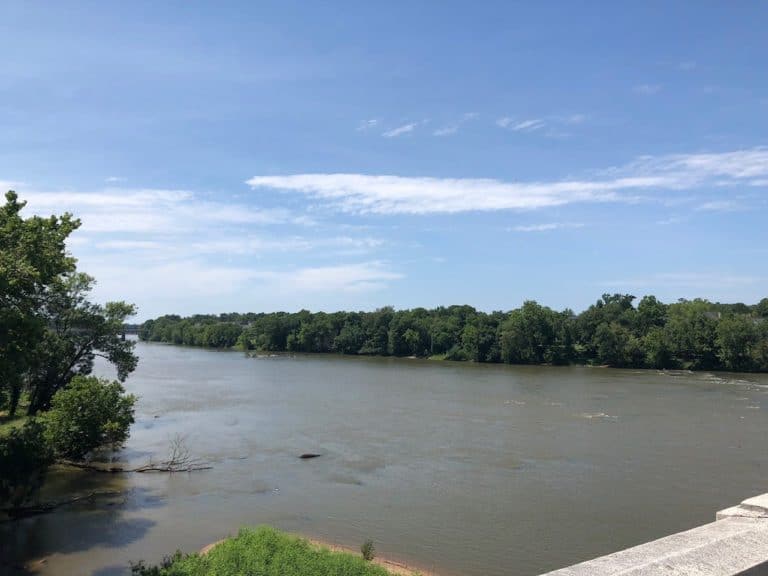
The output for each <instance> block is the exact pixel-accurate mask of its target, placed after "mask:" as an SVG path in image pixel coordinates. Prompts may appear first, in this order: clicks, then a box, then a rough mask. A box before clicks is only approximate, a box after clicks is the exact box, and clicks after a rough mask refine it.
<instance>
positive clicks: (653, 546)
mask: <svg viewBox="0 0 768 576" xmlns="http://www.w3.org/2000/svg"><path fill="white" fill-rule="evenodd" d="M716 518H717V521H715V522H712V523H710V524H705V525H704V526H699V527H698V528H693V529H692V530H687V531H685V532H679V533H677V534H672V535H671V536H667V537H665V538H660V539H658V540H654V541H652V542H648V543H646V544H641V545H639V546H635V547H633V548H628V549H626V550H622V551H620V552H616V553H614V554H609V555H608V556H602V557H600V558H595V559H594V560H589V561H588V562H582V563H581V564H575V565H573V566H569V567H567V568H562V569H560V570H555V571H554V572H549V573H548V574H547V575H545V576H619V575H621V576H650V575H657V574H664V575H670V576H677V575H680V576H683V575H685V576H704V575H707V576H736V575H739V574H742V575H747V574H748V575H750V576H757V575H763V574H765V575H768V494H764V495H762V496H756V497H754V498H749V499H748V500H745V501H744V502H742V503H741V504H740V505H739V506H734V507H732V508H727V509H725V510H721V511H720V512H718V513H717V515H716Z"/></svg>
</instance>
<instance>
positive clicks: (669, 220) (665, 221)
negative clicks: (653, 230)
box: [656, 216, 688, 226]
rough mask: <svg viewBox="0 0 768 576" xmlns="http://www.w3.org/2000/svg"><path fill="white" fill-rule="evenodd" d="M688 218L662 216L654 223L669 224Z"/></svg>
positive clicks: (680, 222)
mask: <svg viewBox="0 0 768 576" xmlns="http://www.w3.org/2000/svg"><path fill="white" fill-rule="evenodd" d="M687 220H688V219H687V218H685V217H683V216H670V217H669V218H663V219H662V220H656V224H658V225H659V226H671V225H673V224H682V223H683V222H686V221H687Z"/></svg>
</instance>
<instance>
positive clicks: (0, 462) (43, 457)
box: [0, 420, 53, 508]
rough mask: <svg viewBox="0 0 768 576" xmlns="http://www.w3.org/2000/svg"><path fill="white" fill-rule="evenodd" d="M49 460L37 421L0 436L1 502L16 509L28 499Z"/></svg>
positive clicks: (46, 446) (42, 478)
mask: <svg viewBox="0 0 768 576" xmlns="http://www.w3.org/2000/svg"><path fill="white" fill-rule="evenodd" d="M52 461H53V455H52V454H51V450H50V448H49V447H48V444H47V443H46V441H45V437H44V427H43V425H42V423H41V422H39V421H38V420H29V421H27V422H26V423H25V424H24V426H22V427H20V428H14V429H12V430H10V431H9V432H8V433H7V434H5V435H3V436H0V505H10V507H11V508H16V507H18V506H21V505H22V504H24V502H26V501H27V500H29V499H30V498H31V497H32V496H33V495H34V494H35V493H36V492H37V490H38V489H39V488H40V487H41V486H42V484H43V481H44V480H45V473H46V472H47V470H48V466H49V465H50V464H51V462H52Z"/></svg>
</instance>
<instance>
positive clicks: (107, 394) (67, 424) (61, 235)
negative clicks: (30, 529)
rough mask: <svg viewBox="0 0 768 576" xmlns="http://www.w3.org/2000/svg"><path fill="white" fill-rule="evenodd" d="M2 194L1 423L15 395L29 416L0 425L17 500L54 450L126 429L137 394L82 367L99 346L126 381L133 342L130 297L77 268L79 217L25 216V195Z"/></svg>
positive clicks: (86, 447) (3, 499)
mask: <svg viewBox="0 0 768 576" xmlns="http://www.w3.org/2000/svg"><path fill="white" fill-rule="evenodd" d="M5 199H6V202H5V204H4V205H2V206H0V423H2V422H3V421H4V420H10V421H13V419H14V417H17V415H16V412H17V410H18V408H19V406H20V405H26V410H27V414H28V416H29V419H28V421H27V423H26V424H24V425H23V426H15V427H12V428H8V429H7V430H6V431H5V432H0V505H5V504H10V505H11V507H15V506H20V505H21V504H22V503H23V502H24V501H25V500H27V499H29V498H30V497H31V496H33V495H34V493H35V491H36V489H37V488H38V487H39V486H40V484H41V483H42V479H43V478H44V476H45V472H46V469H47V467H48V465H49V464H50V462H51V460H52V458H53V457H54V456H66V457H70V458H80V457H82V456H84V455H85V454H87V453H88V452H90V451H91V450H93V449H95V448H97V447H99V446H101V445H103V444H105V443H106V444H115V443H117V444H119V443H120V442H122V441H123V440H124V439H125V437H126V435H127V432H128V427H129V426H130V423H131V422H132V421H133V417H132V406H133V402H134V400H135V399H134V398H133V397H131V396H125V395H124V394H123V389H122V387H121V386H120V384H119V383H117V382H114V383H108V382H102V381H99V380H97V379H89V378H85V376H87V375H88V374H90V373H91V371H92V369H93V363H94V359H95V357H96V356H97V355H98V356H102V357H104V358H106V359H107V360H108V361H110V362H111V363H112V364H113V365H114V366H115V368H116V369H117V376H118V379H119V380H120V381H122V380H124V379H125V378H126V377H127V376H128V374H129V373H130V372H132V371H133V370H134V369H135V367H136V362H137V358H136V356H135V355H134V354H133V342H131V341H125V340H123V338H122V337H121V336H122V330H123V328H122V326H123V323H124V322H125V320H126V319H127V318H129V317H130V316H132V315H133V314H134V313H135V309H134V307H133V306H132V305H129V304H126V303H124V302H109V303H107V304H106V305H104V306H102V305H98V304H94V303H92V302H90V301H89V300H88V295H89V292H90V290H91V288H92V287H93V283H94V281H93V279H92V278H90V277H89V276H87V275H86V274H82V273H79V272H78V271H77V268H76V261H75V259H74V258H72V257H71V256H70V255H69V254H68V253H67V251H66V245H65V242H66V240H67V238H68V237H69V235H70V234H71V233H72V232H73V231H74V230H76V229H77V228H78V226H79V225H80V222H79V221H78V220H76V219H74V218H73V217H72V216H71V215H69V214H64V215H63V216H50V217H48V218H41V217H38V216H32V217H30V218H23V217H22V214H21V212H22V210H23V208H24V206H25V203H24V202H20V201H19V199H18V196H17V195H16V194H15V193H14V192H8V193H7V194H6V195H5ZM52 406H53V407H54V410H52V411H50V409H51V407H52ZM49 411H50V412H49ZM41 414H42V416H38V415H41ZM36 416H37V417H36Z"/></svg>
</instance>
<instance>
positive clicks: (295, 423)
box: [0, 343, 768, 576]
mask: <svg viewBox="0 0 768 576" xmlns="http://www.w3.org/2000/svg"><path fill="white" fill-rule="evenodd" d="M137 351H138V353H139V355H140V357H141V361H140V364H139V368H138V370H137V371H136V373H135V374H133V375H132V376H131V378H130V379H129V380H128V382H127V385H126V387H127V388H128V390H130V391H131V392H134V393H136V394H138V395H139V396H140V402H139V404H138V407H137V418H136V424H135V425H134V427H133V430H132V434H131V438H130V440H129V442H128V444H127V448H126V450H125V452H124V454H123V459H124V460H125V461H127V462H128V463H129V464H135V465H140V464H144V463H146V462H147V461H148V459H150V458H153V459H155V460H158V459H162V458H163V457H164V455H165V454H166V452H167V450H168V445H169V443H170V441H171V440H172V439H173V438H174V437H176V436H177V435H181V436H182V437H184V438H185V442H186V444H187V446H188V447H189V449H190V451H191V452H192V453H193V454H194V456H197V457H200V458H203V459H205V460H207V461H210V462H211V463H212V465H213V466H214V468H213V469H212V470H210V471H203V472H196V473H192V474H186V473H181V474H174V475H167V474H157V475H149V474H132V475H120V476H105V475H97V474H92V473H90V474H89V473H82V472H77V473H75V472H71V471H68V472H58V473H55V474H53V475H52V477H51V480H50V482H49V485H48V486H47V487H46V496H47V497H55V496H56V495H57V494H61V493H66V491H72V490H76V491H78V492H87V491H89V490H92V489H101V490H103V489H107V488H114V489H118V490H121V491H123V493H122V494H121V495H120V496H117V497H112V498H103V499H98V500H97V501H94V502H86V503H83V504H78V505H73V506H69V507H67V508H63V509H60V510H58V511H56V512H55V513H52V514H48V515H44V516H39V517H36V518H30V519H27V520H24V521H22V522H18V523H15V524H12V525H11V524H5V525H0V543H1V544H0V546H1V547H0V554H2V555H3V556H4V557H5V558H8V559H10V561H11V562H12V563H17V564H21V563H23V562H25V561H28V560H29V559H32V558H35V559H37V558H44V559H45V560H44V562H42V563H39V564H37V565H36V569H38V570H39V572H40V573H41V574H45V575H47V574H50V575H54V574H56V575H61V574H73V575H74V574H86V575H93V576H111V575H117V574H124V573H125V572H126V567H127V565H128V562H129V561H130V560H138V559H146V560H149V561H153V562H156V561H158V560H160V559H161V558H162V556H163V555H164V554H168V553H171V552H173V551H174V550H176V549H182V550H185V551H194V550H196V549H198V548H200V547H202V546H203V545H205V544H207V543H209V542H211V541H214V540H217V539H219V538H221V537H223V536H225V535H227V534H231V533H233V532H234V531H236V530H237V527H238V526H241V525H255V524H262V523H267V524H272V525H275V526H277V527H279V528H282V529H285V530H289V531H294V532H299V533H303V534H306V535H308V536H313V537H318V538H323V539H326V540H329V541H332V542H336V543H339V544H344V545H348V546H352V547H358V546H359V545H360V544H361V543H362V542H363V541H364V540H365V539H366V538H372V539H373V540H374V541H375V543H376V548H377V550H378V551H379V553H380V554H382V555H385V556H388V557H391V558H393V559H396V560H399V561H402V562H405V563H408V564H414V565H417V566H421V567H423V568H426V569H432V570H435V571H437V572H439V573H440V574H444V575H446V576H451V575H459V574H462V575H467V576H496V575H510V574H511V575H514V574H521V575H533V574H539V573H541V572H544V571H547V570H551V569H554V568H558V567H561V566H564V565H568V564H572V563H574V562H579V561H582V560H586V559H588V558H591V557H594V556H597V555H601V554H605V553H609V552H612V551H614V550H617V549H620V548H624V547H627V546H631V545H634V544H638V543H641V542H644V541H647V540H649V539H654V538H658V537H661V536H663V535H666V534H669V533H672V532H676V531H679V530H683V529H686V528H689V527H693V526H695V525H697V524H701V523H704V522H708V521H711V520H713V518H714V513H715V511H716V510H718V509H720V508H725V507H727V506H730V505H733V504H736V503H738V502H739V501H741V500H742V499H744V498H746V497H749V496H752V495H755V494H758V493H761V492H766V491H768V489H767V488H766V483H765V478H766V477H767V474H766V472H767V471H768V466H767V464H768V454H767V453H766V443H765V437H766V430H768V420H767V419H766V411H765V410H764V406H765V405H766V399H768V397H766V392H767V391H768V376H766V375H744V374H710V373H695V374H692V373H684V372H656V371H641V370H606V369H594V368H585V367H569V368H547V367H508V366H486V365H472V364H464V363H445V362H430V361H421V360H398V359H383V358H346V357H337V356H332V355H324V356H323V355H317V356H296V357H289V356H281V357H265V358H248V357H246V356H244V355H243V354H241V353H237V352H216V351H210V350H201V349H194V348H182V347H174V346H168V345H163V344H145V343H139V344H138V346H137ZM101 370H102V373H103V374H105V375H106V374H109V372H108V371H107V370H106V368H105V367H101ZM304 452H317V453H322V454H323V456H322V457H321V458H317V459H314V460H299V459H298V458H297V456H298V455H300V454H302V453H304ZM3 569H6V570H7V569H8V568H7V567H6V568H0V570H3Z"/></svg>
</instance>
